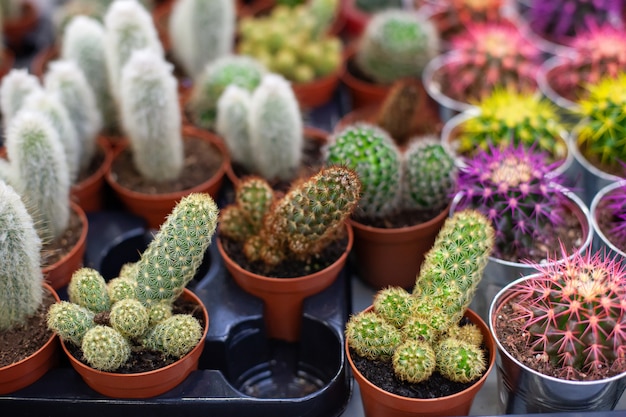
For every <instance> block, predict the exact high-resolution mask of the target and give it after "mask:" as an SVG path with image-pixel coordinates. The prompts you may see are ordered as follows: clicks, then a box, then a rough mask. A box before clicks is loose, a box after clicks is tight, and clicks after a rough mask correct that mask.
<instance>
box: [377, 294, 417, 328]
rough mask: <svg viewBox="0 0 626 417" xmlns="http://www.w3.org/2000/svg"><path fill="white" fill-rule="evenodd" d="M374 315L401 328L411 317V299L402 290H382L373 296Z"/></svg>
mask: <svg viewBox="0 0 626 417" xmlns="http://www.w3.org/2000/svg"><path fill="white" fill-rule="evenodd" d="M372 305H373V306H374V311H375V312H376V314H378V315H379V316H381V317H382V318H384V319H385V320H387V321H388V322H389V323H391V324H393V325H394V326H396V327H397V328H401V327H402V326H404V324H405V323H406V321H407V319H408V318H409V317H410V316H411V312H412V311H411V308H412V306H413V298H412V297H411V294H410V293H409V292H408V291H406V290H405V289H404V288H399V287H388V288H383V289H381V290H380V291H378V292H377V293H376V294H375V295H374V301H373V302H372Z"/></svg>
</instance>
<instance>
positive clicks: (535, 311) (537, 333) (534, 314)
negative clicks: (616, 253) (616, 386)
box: [510, 250, 626, 380]
mask: <svg viewBox="0 0 626 417" xmlns="http://www.w3.org/2000/svg"><path fill="white" fill-rule="evenodd" d="M559 259H563V261H562V262H548V263H545V264H540V265H535V268H536V269H537V270H538V274H537V275H533V276H531V277H529V278H528V279H526V280H523V281H521V282H520V283H518V284H516V285H515V286H514V287H512V290H513V291H514V292H515V294H516V297H515V298H514V299H513V300H512V303H513V304H512V306H513V311H512V314H513V316H512V317H511V318H510V319H511V320H513V321H517V322H519V323H521V325H522V327H523V331H524V334H526V335H528V336H527V338H525V340H526V346H527V349H528V350H529V351H531V352H536V354H537V355H541V356H543V357H544V358H545V361H546V362H550V363H552V364H553V365H554V366H555V367H556V368H557V369H558V370H559V373H560V375H559V377H562V378H564V379H583V378H584V379H585V380H593V379H601V378H604V377H605V375H606V371H607V370H610V371H611V372H614V373H615V374H618V373H622V372H624V371H625V370H626V332H625V331H624V328H623V327H624V325H623V323H624V319H625V318H626V317H625V311H624V305H625V304H626V289H625V288H626V287H625V286H624V283H625V282H626V269H625V268H624V265H623V264H622V263H621V262H620V261H619V260H618V259H616V258H611V257H603V256H602V254H600V253H598V252H596V253H592V251H591V250H587V251H585V252H584V253H582V254H575V255H574V256H571V257H568V256H567V255H566V254H565V253H563V254H562V256H559Z"/></svg>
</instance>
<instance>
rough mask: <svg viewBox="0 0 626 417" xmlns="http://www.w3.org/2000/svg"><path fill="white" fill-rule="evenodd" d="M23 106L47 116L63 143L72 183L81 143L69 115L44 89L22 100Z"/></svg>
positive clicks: (76, 173)
mask: <svg viewBox="0 0 626 417" xmlns="http://www.w3.org/2000/svg"><path fill="white" fill-rule="evenodd" d="M23 108H25V109H29V110H33V111H37V112H40V113H42V114H44V115H45V116H46V117H48V120H49V121H50V123H52V126H53V127H54V129H55V130H56V131H57V133H58V136H59V139H60V140H61V142H62V143H63V150H64V151H65V160H66V161H67V164H68V168H69V173H70V181H71V182H72V184H74V183H75V182H76V180H77V178H78V174H79V173H80V168H81V163H80V162H81V161H80V158H81V156H82V155H81V152H80V151H81V144H80V143H79V141H78V136H77V134H76V129H74V125H73V124H72V121H71V119H70V115H69V113H68V111H67V110H66V108H65V106H64V105H63V103H61V101H60V100H59V99H58V97H57V96H56V95H54V94H52V93H49V92H46V91H45V90H37V91H35V92H33V93H32V94H30V95H28V96H27V97H26V99H25V100H24V105H23Z"/></svg>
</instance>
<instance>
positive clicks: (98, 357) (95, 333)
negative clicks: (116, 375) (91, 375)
mask: <svg viewBox="0 0 626 417" xmlns="http://www.w3.org/2000/svg"><path fill="white" fill-rule="evenodd" d="M81 349H82V351H83V358H84V359H85V361H87V363H88V364H89V365H90V366H91V367H92V368H94V369H98V370H100V371H114V370H116V369H118V368H119V367H120V366H122V365H123V364H124V363H125V362H126V361H127V360H128V358H129V357H130V352H131V351H130V344H129V343H128V340H126V339H125V338H124V336H122V334H121V333H120V332H118V331H117V330H115V329H113V328H111V327H108V326H102V325H98V326H95V327H93V328H92V329H89V330H88V331H87V333H86V334H85V336H84V337H83V341H82V344H81Z"/></svg>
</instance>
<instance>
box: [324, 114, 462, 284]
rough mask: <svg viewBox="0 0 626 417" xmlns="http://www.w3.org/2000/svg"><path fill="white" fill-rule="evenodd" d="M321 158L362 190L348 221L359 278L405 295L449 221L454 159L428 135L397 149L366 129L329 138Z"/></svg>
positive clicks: (382, 135)
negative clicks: (349, 174)
mask: <svg viewBox="0 0 626 417" xmlns="http://www.w3.org/2000/svg"><path fill="white" fill-rule="evenodd" d="M324 153H325V155H326V157H325V159H326V163H327V164H328V165H342V166H346V167H348V168H351V169H353V170H355V171H356V172H357V174H358V175H359V179H360V180H361V183H362V185H363V189H362V192H361V199H360V201H359V205H358V207H357V209H356V210H355V212H354V213H353V215H352V216H351V218H350V223H351V224H352V226H353V228H354V231H355V244H354V252H355V255H356V257H355V258H356V266H357V268H358V275H359V277H361V278H362V279H363V280H364V281H365V282H367V283H368V284H369V285H370V286H372V287H374V288H376V289H380V288H384V287H386V286H388V285H394V286H399V287H403V288H410V287H411V286H412V285H413V283H414V281H415V276H416V274H417V272H418V271H419V268H420V265H421V263H422V260H423V259H424V253H425V252H426V251H427V250H428V249H430V247H431V246H432V244H433V242H434V240H435V237H436V236H437V232H438V231H439V229H440V228H441V226H442V225H443V222H444V221H445V218H446V217H447V214H448V209H449V203H450V199H451V195H452V194H453V192H454V191H455V186H456V167H455V165H454V160H453V158H452V156H451V155H449V154H448V153H447V151H446V150H445V149H444V148H443V147H442V146H441V144H440V143H439V140H438V139H437V138H435V137H434V136H432V135H423V136H416V137H413V138H411V139H410V140H409V141H408V144H407V145H405V146H403V147H402V148H401V147H400V146H398V145H397V144H396V142H394V140H393V139H392V138H391V136H390V135H389V134H388V133H387V132H386V131H385V130H383V129H381V128H379V127H377V126H375V125H373V124H370V123H365V122H361V123H357V124H354V125H349V126H347V127H345V128H344V129H342V130H340V131H338V132H336V133H335V134H333V135H332V136H331V138H330V139H329V143H328V145H327V146H326V148H325V150H324Z"/></svg>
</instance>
